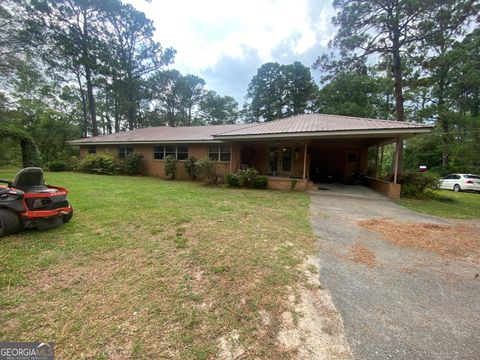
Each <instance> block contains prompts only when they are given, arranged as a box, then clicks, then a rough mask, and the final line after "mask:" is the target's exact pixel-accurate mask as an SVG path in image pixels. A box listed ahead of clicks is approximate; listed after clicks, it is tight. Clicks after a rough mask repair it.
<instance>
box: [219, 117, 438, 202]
mask: <svg viewBox="0 0 480 360" xmlns="http://www.w3.org/2000/svg"><path fill="white" fill-rule="evenodd" d="M431 129H432V126H431V125H425V124H417V123H411V122H399V121H390V120H378V119H365V118H356V117H348V116H338V115H324V114H304V115H297V116H292V117H289V118H285V119H279V120H274V121H270V122H264V123H259V124H249V125H248V126H245V127H244V128H240V129H235V130H231V131H226V132H223V133H219V134H215V135H214V136H213V137H214V138H215V139H217V140H221V141H223V142H225V143H229V144H230V145H231V148H232V154H233V156H232V158H231V163H230V166H231V171H232V172H235V171H238V170H240V169H244V168H249V167H255V168H257V169H259V170H260V172H261V173H262V174H265V175H267V176H269V185H270V187H272V188H283V189H289V188H291V187H292V184H293V183H292V181H293V180H294V179H295V181H296V182H295V187H294V188H295V189H297V190H313V189H315V188H317V185H316V183H321V182H342V183H348V182H349V178H351V177H352V176H357V175H368V185H369V186H370V187H372V188H373V189H375V190H376V191H379V192H382V193H383V194H385V195H386V196H388V197H391V198H395V197H398V196H399V195H400V185H398V184H397V175H398V163H399V161H398V154H399V152H398V149H400V147H401V146H402V144H403V140H405V139H408V138H410V137H412V136H415V135H417V134H421V133H428V132H430V131H431ZM392 143H395V146H396V151H395V157H394V162H395V164H394V166H393V169H394V171H393V182H387V181H383V180H380V179H377V171H376V170H374V171H373V172H372V173H368V151H369V149H371V148H374V149H375V150H376V158H377V159H376V162H377V164H378V162H379V161H380V160H381V154H382V153H383V151H382V150H381V149H382V148H383V146H385V145H388V144H392Z"/></svg>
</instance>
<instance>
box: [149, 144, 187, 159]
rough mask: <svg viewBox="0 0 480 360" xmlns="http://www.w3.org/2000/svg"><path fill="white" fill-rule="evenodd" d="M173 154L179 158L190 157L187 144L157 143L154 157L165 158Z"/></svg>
mask: <svg viewBox="0 0 480 360" xmlns="http://www.w3.org/2000/svg"><path fill="white" fill-rule="evenodd" d="M169 155H172V156H173V157H174V158H175V159H177V160H186V159H187V158H188V146H187V145H157V146H155V147H154V148H153V158H154V159H155V160H163V159H165V157H167V156H169Z"/></svg>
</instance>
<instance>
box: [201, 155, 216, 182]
mask: <svg viewBox="0 0 480 360" xmlns="http://www.w3.org/2000/svg"><path fill="white" fill-rule="evenodd" d="M197 174H198V176H199V177H200V179H202V180H203V182H204V183H205V184H207V185H216V184H217V181H218V162H217V161H214V160H211V159H208V158H206V159H202V160H198V161H197Z"/></svg>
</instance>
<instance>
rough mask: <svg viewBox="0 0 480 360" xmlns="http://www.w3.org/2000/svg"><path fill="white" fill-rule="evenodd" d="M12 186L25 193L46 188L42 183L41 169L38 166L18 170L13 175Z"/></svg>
mask: <svg viewBox="0 0 480 360" xmlns="http://www.w3.org/2000/svg"><path fill="white" fill-rule="evenodd" d="M12 186H13V187H14V188H15V189H18V190H22V191H23V192H26V193H36V192H42V191H44V190H48V188H47V187H46V186H45V184H44V183H43V171H42V169H40V168H38V167H28V168H25V169H22V170H20V171H19V172H18V173H17V176H15V181H14V182H13V184H12Z"/></svg>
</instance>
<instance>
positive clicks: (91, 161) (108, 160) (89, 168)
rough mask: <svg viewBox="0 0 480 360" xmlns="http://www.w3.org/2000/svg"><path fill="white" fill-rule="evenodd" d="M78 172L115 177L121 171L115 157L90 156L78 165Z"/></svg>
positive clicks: (103, 155) (105, 155)
mask: <svg viewBox="0 0 480 360" xmlns="http://www.w3.org/2000/svg"><path fill="white" fill-rule="evenodd" d="M78 170H80V171H84V172H90V173H97V174H103V175H114V174H117V173H118V171H119V170H120V164H119V162H118V161H117V160H116V159H115V157H114V156H113V155H110V154H105V153H100V154H89V155H87V156H86V157H85V158H84V159H83V160H82V161H80V163H79V164H78Z"/></svg>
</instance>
